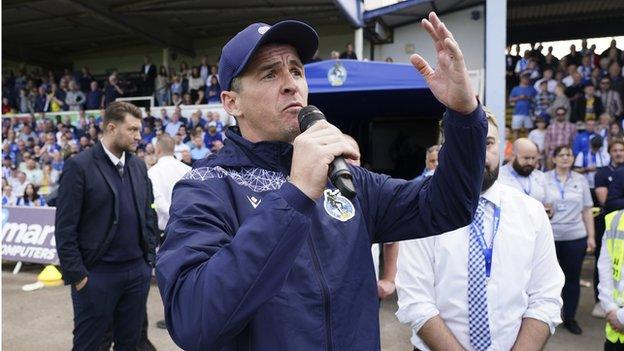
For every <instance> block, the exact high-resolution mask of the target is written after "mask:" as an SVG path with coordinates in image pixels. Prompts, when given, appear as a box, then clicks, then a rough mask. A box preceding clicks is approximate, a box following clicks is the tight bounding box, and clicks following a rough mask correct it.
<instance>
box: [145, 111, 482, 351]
mask: <svg viewBox="0 0 624 351" xmlns="http://www.w3.org/2000/svg"><path fill="white" fill-rule="evenodd" d="M444 128H445V138H446V142H445V144H444V147H443V148H442V150H441V151H440V153H439V160H440V162H439V166H438V169H437V170H436V172H435V175H434V176H433V177H431V178H429V179H428V180H426V181H424V182H417V181H405V180H399V179H391V178H390V177H388V176H385V175H380V174H375V173H372V172H369V171H367V170H365V169H363V168H359V167H352V168H351V173H352V175H353V178H354V183H355V186H356V189H357V196H356V197H355V198H354V199H353V200H351V201H349V200H347V199H346V198H344V197H342V196H340V195H339V194H335V193H333V192H332V191H331V190H333V186H332V185H331V183H328V184H327V189H329V190H326V193H325V195H324V196H322V197H321V198H320V199H318V200H317V201H312V200H311V199H310V198H308V197H307V196H306V195H305V194H304V193H303V192H301V191H300V190H299V189H298V188H297V187H295V186H294V185H292V184H291V183H289V182H288V180H287V177H288V174H289V173H290V166H291V158H292V146H291V145H290V144H286V143H280V142H259V143H255V144H254V143H251V142H249V141H248V140H246V139H244V138H242V137H241V136H239V135H237V134H234V133H232V132H231V131H228V132H227V133H228V138H227V139H226V141H225V146H224V147H223V149H221V151H220V152H219V153H218V154H216V155H212V156H210V157H208V158H207V159H204V160H202V161H200V162H198V163H197V164H196V165H195V166H194V168H193V170H191V171H190V172H189V173H188V174H187V175H186V176H185V177H184V178H183V179H182V180H180V181H179V182H178V183H177V184H176V186H175V188H174V190H173V198H172V202H171V208H170V219H169V223H168V225H167V228H166V240H165V242H164V244H163V245H162V247H161V249H160V250H159V252H158V257H157V264H156V275H157V279H158V286H159V288H160V292H161V296H162V299H163V302H164V305H165V318H166V322H167V328H168V330H169V332H170V334H171V337H172V338H173V340H174V341H175V342H176V344H177V345H178V346H180V347H181V348H183V349H185V350H297V351H306V350H314V351H317V350H341V351H342V350H367V351H368V350H379V348H380V342H379V340H380V338H379V320H378V314H379V302H378V299H377V284H376V280H375V272H374V269H373V260H372V257H371V243H373V242H392V241H399V240H405V239H413V238H419V237H425V236H430V235H435V234H439V233H444V232H448V231H451V230H454V229H456V228H459V227H463V226H465V225H467V224H469V223H470V222H471V218H472V214H473V213H474V210H475V209H476V205H477V199H478V197H479V193H480V190H481V183H482V179H483V169H484V162H485V139H486V135H487V122H486V120H485V115H484V112H483V110H482V109H481V107H479V108H477V109H476V110H475V111H474V112H473V113H472V114H471V115H469V116H459V115H457V114H456V113H454V112H448V113H447V116H446V117H445V122H444Z"/></svg>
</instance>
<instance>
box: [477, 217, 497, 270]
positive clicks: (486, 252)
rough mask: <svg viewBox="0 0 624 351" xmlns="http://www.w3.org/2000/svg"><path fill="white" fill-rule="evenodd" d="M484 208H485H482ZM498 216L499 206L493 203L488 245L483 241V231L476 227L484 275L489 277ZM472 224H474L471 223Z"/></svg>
mask: <svg viewBox="0 0 624 351" xmlns="http://www.w3.org/2000/svg"><path fill="white" fill-rule="evenodd" d="M484 210H485V209H484ZM500 216H501V209H500V207H498V206H496V205H494V220H493V221H492V227H493V228H492V243H491V244H490V247H488V246H487V244H486V242H485V238H484V236H483V232H481V231H480V230H479V228H476V227H475V229H476V232H477V233H478V234H477V239H479V245H480V246H481V250H482V251H483V257H484V258H485V276H486V277H488V278H489V277H490V272H491V271H492V255H493V253H494V238H496V233H497V232H498V226H499V225H500ZM472 225H474V224H472Z"/></svg>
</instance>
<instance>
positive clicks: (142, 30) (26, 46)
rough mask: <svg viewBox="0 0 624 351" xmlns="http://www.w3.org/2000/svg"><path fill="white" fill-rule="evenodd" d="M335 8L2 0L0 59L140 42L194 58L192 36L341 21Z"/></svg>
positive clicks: (54, 59) (309, 2)
mask: <svg viewBox="0 0 624 351" xmlns="http://www.w3.org/2000/svg"><path fill="white" fill-rule="evenodd" d="M341 11H342V10H341V8H340V7H339V5H338V3H337V2H336V1H333V0H235V1H216V0H206V1H199V0H4V1H2V42H3V49H4V50H3V56H4V57H3V59H4V58H7V59H14V60H19V61H26V62H31V63H39V64H44V65H46V66H54V65H56V66H64V65H65V63H64V62H61V61H62V57H71V56H72V55H75V54H81V53H85V52H94V51H96V52H97V51H98V50H102V49H107V48H110V47H115V46H132V45H142V44H146V43H149V44H154V45H157V46H160V47H163V48H170V49H172V50H174V51H177V52H179V53H182V54H185V55H190V56H194V54H195V52H196V48H195V47H194V45H193V43H194V40H196V39H205V38H218V37H223V36H231V35H234V34H235V33H237V32H238V31H239V30H241V29H242V28H243V27H244V26H245V25H247V24H250V23H252V22H258V21H262V22H267V23H274V22H277V21H279V20H281V19H285V18H297V19H300V20H302V21H305V22H307V23H309V24H311V25H313V26H315V27H319V26H324V25H331V24H344V23H345V17H344V15H343V13H342V12H341ZM59 57H60V58H59Z"/></svg>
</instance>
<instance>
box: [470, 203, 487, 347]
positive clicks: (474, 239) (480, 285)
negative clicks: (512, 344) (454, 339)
mask: <svg viewBox="0 0 624 351" xmlns="http://www.w3.org/2000/svg"><path fill="white" fill-rule="evenodd" d="M488 203H489V202H488V201H487V200H486V199H484V198H480V199H479V206H478V207H477V212H476V213H475V217H474V220H473V223H472V225H471V226H470V243H469V253H468V325H469V327H470V344H471V345H472V347H474V349H475V350H477V351H484V350H487V349H488V347H490V345H492V340H491V338H490V325H489V317H488V309H487V308H488V307H487V289H486V281H485V257H484V256H483V250H482V249H481V245H480V244H479V237H478V236H483V212H484V211H485V207H486V205H488ZM484 242H485V240H484Z"/></svg>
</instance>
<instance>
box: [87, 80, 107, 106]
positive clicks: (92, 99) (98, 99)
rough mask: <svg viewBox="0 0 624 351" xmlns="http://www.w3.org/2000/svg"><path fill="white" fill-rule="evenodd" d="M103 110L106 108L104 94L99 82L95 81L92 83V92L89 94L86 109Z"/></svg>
mask: <svg viewBox="0 0 624 351" xmlns="http://www.w3.org/2000/svg"><path fill="white" fill-rule="evenodd" d="M101 108H104V92H102V90H100V88H99V87H98V82H96V81H94V80H93V81H91V83H90V91H89V92H88V93H87V101H86V103H85V109H87V110H99V109H101Z"/></svg>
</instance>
